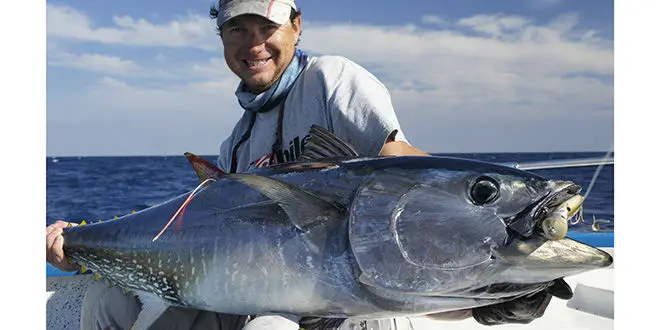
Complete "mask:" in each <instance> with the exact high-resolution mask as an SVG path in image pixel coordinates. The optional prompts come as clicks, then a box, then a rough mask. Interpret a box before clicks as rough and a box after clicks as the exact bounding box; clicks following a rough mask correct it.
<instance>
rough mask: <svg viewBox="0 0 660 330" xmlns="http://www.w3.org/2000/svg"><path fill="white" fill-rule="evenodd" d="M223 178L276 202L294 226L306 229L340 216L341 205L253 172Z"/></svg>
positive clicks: (341, 211) (228, 175)
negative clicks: (239, 183)
mask: <svg viewBox="0 0 660 330" xmlns="http://www.w3.org/2000/svg"><path fill="white" fill-rule="evenodd" d="M224 177H225V178H228V179H232V180H235V181H238V182H241V183H244V184H246V185H248V186H250V187H251V188H253V189H255V190H258V191H259V192H261V193H262V194H264V195H265V196H266V197H268V198H270V199H271V200H273V201H274V202H276V203H277V204H278V205H279V206H280V207H281V208H282V209H283V210H284V212H286V214H287V215H288V216H289V219H290V220H291V222H292V223H293V224H294V225H295V226H296V228H298V229H301V230H306V229H307V228H308V227H310V226H312V225H313V224H315V223H319V222H324V221H325V220H327V219H330V218H334V217H337V216H340V215H341V214H343V213H344V211H345V209H344V207H343V206H341V205H338V204H335V203H332V202H329V201H327V200H325V199H322V198H320V197H318V196H316V195H314V194H311V193H309V192H307V191H305V190H302V189H300V188H298V187H295V186H293V185H290V184H288V183H284V182H281V181H277V180H275V179H271V178H267V177H264V176H259V175H254V174H240V173H231V174H225V176H224Z"/></svg>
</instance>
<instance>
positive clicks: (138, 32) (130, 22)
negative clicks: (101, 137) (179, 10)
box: [46, 4, 219, 51]
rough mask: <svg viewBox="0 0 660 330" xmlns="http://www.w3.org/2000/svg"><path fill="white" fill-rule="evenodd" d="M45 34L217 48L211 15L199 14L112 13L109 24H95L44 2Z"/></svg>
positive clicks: (77, 11) (95, 40)
mask: <svg viewBox="0 0 660 330" xmlns="http://www.w3.org/2000/svg"><path fill="white" fill-rule="evenodd" d="M46 15H47V33H48V37H49V38H58V39H65V40H71V41H84V42H97V43H106V44H122V45H133V46H164V47H179V48H180V47H194V48H198V49H203V50H211V51H217V50H218V48H219V46H218V44H219V40H218V37H217V36H216V34H215V30H214V23H213V21H212V20H211V19H209V18H208V17H205V16H201V15H199V14H189V15H188V16H187V17H185V18H181V19H179V20H172V21H170V22H167V23H165V24H155V23H151V22H149V21H148V20H146V19H134V18H132V17H130V16H114V17H113V22H114V24H115V25H114V26H112V27H95V26H94V24H93V23H92V21H91V20H90V19H89V17H88V16H87V15H85V14H84V13H82V12H80V11H79V10H77V9H75V8H72V7H69V6H61V5H50V4H48V5H47V6H46Z"/></svg>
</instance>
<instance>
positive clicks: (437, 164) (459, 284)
mask: <svg viewBox="0 0 660 330" xmlns="http://www.w3.org/2000/svg"><path fill="white" fill-rule="evenodd" d="M399 161H400V162H403V160H399ZM424 162H425V163H426V164H425V166H420V165H419V164H416V165H415V166H414V167H413V166H410V167H408V168H405V166H399V167H392V168H388V169H387V170H383V171H381V172H374V174H373V175H372V178H370V180H369V181H367V182H366V183H365V184H364V186H363V187H362V189H361V190H360V191H359V193H358V195H357V197H356V198H357V200H356V203H354V206H353V210H352V211H353V214H352V215H351V227H350V240H351V248H352V250H353V253H354V255H355V257H356V261H357V263H358V265H359V269H360V281H361V282H362V283H363V284H367V285H370V286H377V287H382V288H386V289H390V290H398V291H400V292H406V293H414V294H425V295H463V294H466V295H469V294H473V292H475V291H477V290H478V289H480V288H483V287H485V286H490V285H498V284H502V283H519V284H526V283H530V284H531V283H539V282H543V281H552V280H553V279H556V278H560V277H563V276H567V275H570V274H575V273H579V272H583V271H586V270H588V269H593V268H596V267H603V266H606V265H608V260H610V263H611V257H610V258H609V259H608V258H607V257H606V256H605V255H606V253H604V252H602V251H600V250H598V249H595V248H592V247H589V246H586V245H584V244H582V243H578V242H574V241H572V242H573V243H571V244H563V245H562V243H559V242H566V241H567V240H570V239H568V238H563V236H562V235H561V233H560V234H559V235H555V236H554V237H553V236H552V235H549V234H548V233H546V231H549V230H546V231H544V224H545V223H546V222H547V221H546V220H547V219H549V217H551V216H555V215H556V214H555V213H556V211H557V208H560V207H566V202H567V201H569V200H571V201H574V200H578V201H577V202H575V203H573V204H571V206H573V210H571V211H570V212H564V213H565V215H566V216H568V215H569V214H570V215H574V214H576V210H575V208H576V205H575V204H576V203H577V204H581V199H580V197H576V196H579V193H580V186H579V185H577V184H575V183H573V182H570V181H560V180H551V179H547V178H544V177H541V176H538V175H536V174H533V173H531V172H527V171H520V170H517V169H513V168H509V167H504V166H500V165H496V164H491V163H482V162H476V161H475V162H473V161H467V160H458V159H442V158H436V159H433V160H431V159H425V160H424ZM579 206H580V205H577V207H579ZM563 220H564V221H567V220H568V218H566V219H563ZM546 227H547V226H546ZM546 229H547V228H546ZM550 232H551V233H555V234H556V233H557V232H561V230H558V231H554V232H553V231H550ZM564 235H565V232H564ZM546 242H551V243H548V244H547V246H548V247H549V246H550V245H552V248H551V250H552V251H553V252H552V253H544V254H541V255H542V256H541V255H537V256H534V255H533V252H534V251H535V250H536V249H537V248H539V247H542V246H543V245H544V243H546ZM552 242H554V243H552ZM574 243H575V244H574ZM530 244H531V245H530ZM577 245H580V246H582V247H583V249H582V250H583V251H582V252H583V253H582V254H581V255H577V256H576V255H575V254H574V253H575V246H577ZM578 250H579V249H578ZM551 254H552V255H558V254H572V257H570V258H568V259H571V260H572V262H571V264H570V265H567V264H565V263H564V264H562V265H559V266H558V265H556V264H557V260H559V259H557V260H554V259H552V258H549V257H548V256H550V255H551ZM530 256H533V257H532V259H533V261H532V260H531V259H530ZM539 256H541V257H539ZM565 259H567V258H565ZM565 261H566V260H563V261H562V262H565ZM531 264H533V265H534V266H533V267H532V268H534V271H533V272H532V273H533V274H527V272H528V271H529V270H530V268H529V267H527V266H528V265H531ZM546 269H557V271H556V272H544V271H545V270H546Z"/></svg>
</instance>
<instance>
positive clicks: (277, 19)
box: [218, 0, 296, 26]
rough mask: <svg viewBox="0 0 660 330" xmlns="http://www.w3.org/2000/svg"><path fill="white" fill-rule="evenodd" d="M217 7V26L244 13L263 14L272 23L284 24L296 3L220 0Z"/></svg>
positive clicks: (279, 0) (266, 0) (270, 0)
mask: <svg viewBox="0 0 660 330" xmlns="http://www.w3.org/2000/svg"><path fill="white" fill-rule="evenodd" d="M218 9H219V10H218V26H222V24H225V22H227V21H228V20H230V19H232V18H234V17H236V16H239V15H245V14H254V15H259V16H263V17H264V18H266V19H268V20H270V21H272V22H274V23H277V24H284V23H286V21H287V20H289V16H291V9H294V10H296V4H295V3H294V1H293V0H220V8H218Z"/></svg>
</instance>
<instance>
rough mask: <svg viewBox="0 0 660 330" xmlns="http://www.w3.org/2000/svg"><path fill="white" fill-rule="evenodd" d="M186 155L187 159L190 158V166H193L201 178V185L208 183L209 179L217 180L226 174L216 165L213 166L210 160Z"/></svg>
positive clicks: (191, 154)
mask: <svg viewBox="0 0 660 330" xmlns="http://www.w3.org/2000/svg"><path fill="white" fill-rule="evenodd" d="M184 155H185V156H186V158H188V161H189V162H190V165H192V167H193V169H194V170H195V172H196V173H197V175H198V176H199V182H200V183H201V182H204V181H206V180H207V179H216V180H217V179H219V178H221V177H222V176H223V175H224V174H225V172H223V171H222V170H221V169H219V168H217V167H216V166H215V165H213V164H211V163H210V162H209V161H208V160H206V159H204V158H202V157H199V156H197V155H195V154H193V153H190V152H186V153H184Z"/></svg>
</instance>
